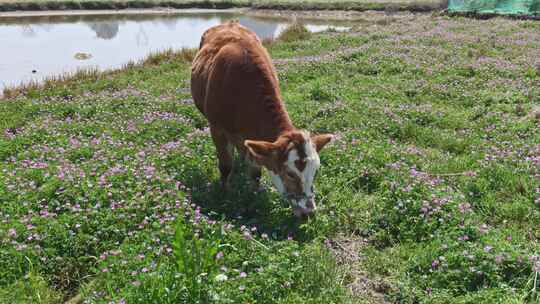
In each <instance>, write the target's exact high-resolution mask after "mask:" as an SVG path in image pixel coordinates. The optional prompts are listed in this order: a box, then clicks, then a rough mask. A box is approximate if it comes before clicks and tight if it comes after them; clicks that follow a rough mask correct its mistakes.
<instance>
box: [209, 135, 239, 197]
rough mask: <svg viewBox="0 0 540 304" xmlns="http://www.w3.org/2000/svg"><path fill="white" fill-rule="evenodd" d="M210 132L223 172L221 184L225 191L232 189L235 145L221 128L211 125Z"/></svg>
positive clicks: (220, 169)
mask: <svg viewBox="0 0 540 304" xmlns="http://www.w3.org/2000/svg"><path fill="white" fill-rule="evenodd" d="M210 134H212V140H213V141H214V144H215V145H216V150H217V157H218V166H219V172H220V173H221V186H222V187H223V189H224V190H225V191H229V190H231V176H232V171H233V152H234V150H233V145H232V143H231V142H229V140H228V138H227V136H226V135H225V133H224V132H223V131H222V130H220V129H219V128H216V127H212V126H210Z"/></svg>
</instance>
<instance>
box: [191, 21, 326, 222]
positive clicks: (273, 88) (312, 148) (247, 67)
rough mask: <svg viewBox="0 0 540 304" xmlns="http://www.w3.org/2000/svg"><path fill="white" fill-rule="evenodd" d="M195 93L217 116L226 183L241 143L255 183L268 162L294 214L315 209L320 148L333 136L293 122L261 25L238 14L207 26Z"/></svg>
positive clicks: (214, 124) (215, 132)
mask: <svg viewBox="0 0 540 304" xmlns="http://www.w3.org/2000/svg"><path fill="white" fill-rule="evenodd" d="M191 93H192V95H193V99H194V101H195V104H196V105H197V108H198V109H199V110H200V111H201V112H202V113H203V114H204V116H205V117H206V118H207V119H208V121H209V123H210V132H211V134H212V139H213V141H214V144H215V145H216V149H217V156H218V160H219V170H220V172H221V182H222V184H223V186H224V188H225V189H228V188H229V187H230V177H231V171H232V169H233V148H234V147H236V149H237V150H238V152H239V153H240V155H241V156H242V157H243V158H244V159H246V160H247V163H248V167H249V175H250V177H251V178H252V179H253V182H254V183H253V185H254V186H255V187H256V188H258V187H259V179H260V177H261V167H266V168H267V169H268V172H269V174H270V176H271V178H272V181H273V183H274V185H275V187H276V188H277V190H278V191H279V192H280V193H281V194H282V195H283V196H285V197H286V198H287V199H288V200H289V201H290V202H291V205H292V207H293V211H294V214H295V215H297V216H302V215H307V214H310V213H312V212H313V211H314V210H315V200H314V196H315V194H314V189H313V179H314V177H315V173H316V172H317V169H318V168H319V166H320V161H319V155H318V152H319V151H320V150H321V149H322V148H323V147H324V145H326V144H327V143H328V142H329V141H330V140H331V139H332V138H333V136H332V135H329V134H325V135H315V136H311V135H310V134H309V133H308V132H306V131H303V130H298V129H296V128H295V127H294V126H293V124H292V122H291V120H290V118H289V115H288V114H287V111H286V110H285V105H284V104H283V101H282V99H281V93H280V90H279V83H278V79H277V75H276V72H275V70H274V67H273V65H272V60H271V59H270V56H269V55H268V53H267V51H266V49H265V48H264V47H263V45H262V44H261V41H260V40H259V38H258V37H257V35H256V34H255V33H254V32H252V31H251V30H249V29H247V28H245V27H243V26H242V25H240V24H239V23H238V22H235V21H232V22H228V23H225V24H222V25H218V26H215V27H212V28H210V29H208V30H207V31H206V32H205V33H204V34H203V36H202V38H201V43H200V47H199V51H198V53H197V55H196V56H195V59H194V61H193V65H192V69H191Z"/></svg>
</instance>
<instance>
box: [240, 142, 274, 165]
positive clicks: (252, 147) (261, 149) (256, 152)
mask: <svg viewBox="0 0 540 304" xmlns="http://www.w3.org/2000/svg"><path fill="white" fill-rule="evenodd" d="M244 146H245V147H246V148H247V150H248V153H249V154H250V155H251V157H253V158H254V159H255V160H256V161H257V162H259V163H260V164H261V165H262V164H264V163H265V162H267V161H269V160H270V159H271V158H273V157H275V156H276V155H277V151H278V146H277V145H276V144H274V143H271V142H267V141H259V140H246V141H244Z"/></svg>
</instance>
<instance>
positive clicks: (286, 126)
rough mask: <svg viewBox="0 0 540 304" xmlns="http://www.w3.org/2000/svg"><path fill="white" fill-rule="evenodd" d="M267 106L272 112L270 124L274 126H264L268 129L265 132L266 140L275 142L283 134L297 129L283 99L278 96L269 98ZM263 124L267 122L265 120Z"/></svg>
mask: <svg viewBox="0 0 540 304" xmlns="http://www.w3.org/2000/svg"><path fill="white" fill-rule="evenodd" d="M266 108H267V110H268V112H269V113H270V117H271V123H270V125H271V126H272V128H268V125H266V126H263V128H264V129H266V131H267V132H265V133H267V134H266V136H265V137H267V138H265V139H266V140H268V141H271V142H273V141H275V140H277V139H278V138H279V137H280V136H281V135H283V134H285V133H288V132H290V131H293V130H295V127H294V126H293V124H292V121H291V119H290V118H289V114H288V113H287V110H286V109H285V106H284V104H283V102H282V101H281V99H279V98H276V99H274V100H271V99H269V100H267V104H266ZM263 124H265V123H264V122H263Z"/></svg>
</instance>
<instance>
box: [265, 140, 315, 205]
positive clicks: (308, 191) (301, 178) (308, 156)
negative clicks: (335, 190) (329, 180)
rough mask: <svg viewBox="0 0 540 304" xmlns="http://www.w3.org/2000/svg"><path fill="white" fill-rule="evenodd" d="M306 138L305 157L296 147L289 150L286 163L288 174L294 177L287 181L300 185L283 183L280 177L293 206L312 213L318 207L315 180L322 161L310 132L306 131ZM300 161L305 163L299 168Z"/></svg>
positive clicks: (286, 180) (281, 180)
mask: <svg viewBox="0 0 540 304" xmlns="http://www.w3.org/2000/svg"><path fill="white" fill-rule="evenodd" d="M304 139H305V142H304V147H303V150H304V153H305V157H303V158H301V157H300V155H299V153H298V150H297V149H296V148H294V149H292V150H290V151H289V154H288V156H287V161H286V162H285V163H284V165H285V167H286V175H288V176H290V177H292V178H287V179H285V183H287V182H289V183H298V184H299V185H287V184H283V179H280V182H281V183H282V185H283V187H284V188H285V189H284V190H285V192H286V193H284V195H286V196H288V197H291V200H292V203H293V207H294V208H300V209H301V210H304V211H305V212H307V213H310V212H312V211H313V210H315V208H316V206H315V200H314V197H315V193H314V189H313V182H314V179H315V174H316V173H317V170H318V169H319V167H320V165H321V162H320V159H319V154H318V153H317V150H316V149H315V146H314V144H313V143H312V141H311V139H310V137H309V134H306V133H304ZM298 161H301V162H302V163H303V164H305V165H304V166H300V168H299V166H297V162H298ZM274 184H275V183H274ZM298 186H300V187H298ZM276 187H277V186H276ZM298 188H300V189H298ZM290 189H295V191H294V192H293V193H291V191H289V190H290Z"/></svg>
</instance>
